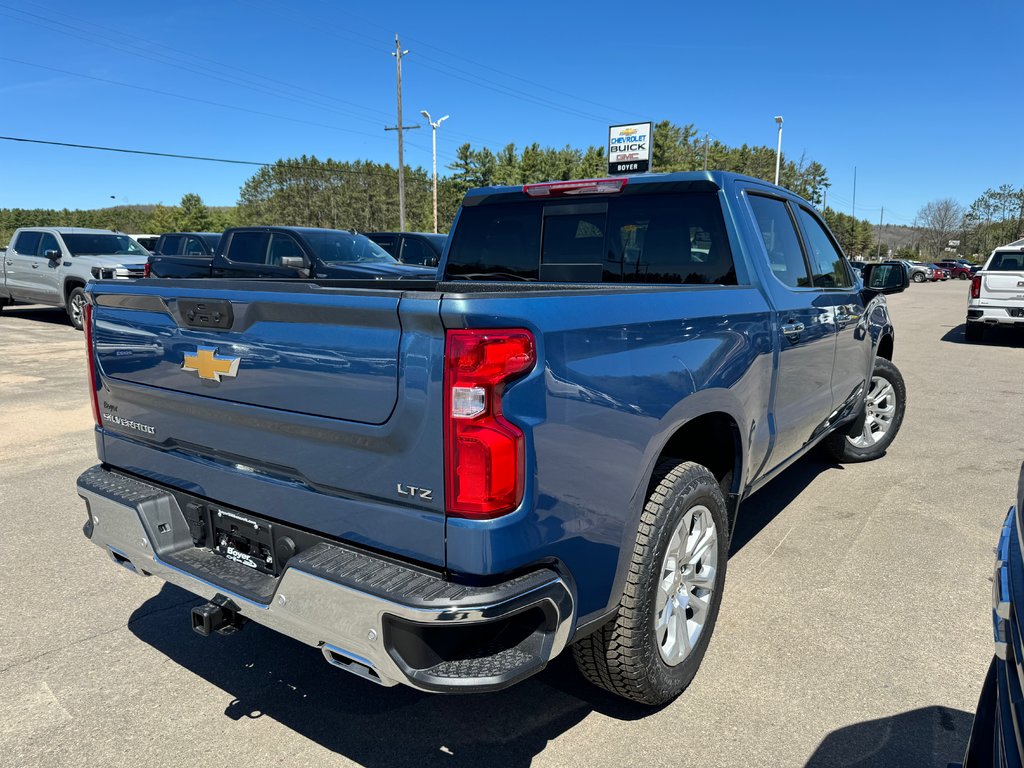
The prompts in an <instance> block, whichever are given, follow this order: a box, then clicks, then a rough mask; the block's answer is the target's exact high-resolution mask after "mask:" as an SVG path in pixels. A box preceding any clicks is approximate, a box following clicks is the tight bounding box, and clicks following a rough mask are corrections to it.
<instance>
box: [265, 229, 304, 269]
mask: <svg viewBox="0 0 1024 768" xmlns="http://www.w3.org/2000/svg"><path fill="white" fill-rule="evenodd" d="M283 259H302V261H303V262H305V261H306V256H305V254H303V252H302V248H301V247H299V244H298V243H297V242H295V240H294V239H293V238H292V237H290V236H289V235H282V234H281V233H280V232H276V233H274V236H273V237H272V238H271V240H270V259H269V261H268V262H267V263H268V264H270V266H272V267H280V266H282V260H283Z"/></svg>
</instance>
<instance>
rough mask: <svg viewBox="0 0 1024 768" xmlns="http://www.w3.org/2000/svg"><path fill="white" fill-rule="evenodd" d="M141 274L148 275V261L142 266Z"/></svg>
mask: <svg viewBox="0 0 1024 768" xmlns="http://www.w3.org/2000/svg"><path fill="white" fill-rule="evenodd" d="M142 276H143V277H149V261H148V260H147V261H146V266H144V267H143V268H142Z"/></svg>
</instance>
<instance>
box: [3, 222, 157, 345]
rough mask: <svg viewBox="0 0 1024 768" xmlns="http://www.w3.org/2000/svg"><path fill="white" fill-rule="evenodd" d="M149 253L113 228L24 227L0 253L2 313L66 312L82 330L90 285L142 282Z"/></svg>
mask: <svg viewBox="0 0 1024 768" xmlns="http://www.w3.org/2000/svg"><path fill="white" fill-rule="evenodd" d="M148 257H149V252H148V251H147V250H146V249H145V248H143V247H142V246H141V245H139V244H138V243H137V242H135V241H134V240H133V239H132V238H131V237H129V236H128V235H123V234H120V233H117V232H111V231H110V230H109V229H82V228H80V227H24V228H22V229H18V230H16V231H15V233H14V237H13V238H12V239H11V244H10V245H9V246H8V247H7V248H6V250H3V251H2V253H0V268H2V271H0V278H2V279H0V308H2V307H4V306H6V305H9V304H14V303H23V304H50V305H52V306H56V307H64V308H65V309H66V310H67V313H68V317H69V318H70V319H71V324H72V325H73V326H75V328H77V329H79V330H81V329H82V309H83V307H84V306H85V293H84V291H85V284H86V283H88V282H89V281H90V280H93V279H110V278H122V279H128V278H134V277H142V276H143V271H144V269H145V265H146V259H147V258H148Z"/></svg>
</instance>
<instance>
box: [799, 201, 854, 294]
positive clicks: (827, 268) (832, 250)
mask: <svg viewBox="0 0 1024 768" xmlns="http://www.w3.org/2000/svg"><path fill="white" fill-rule="evenodd" d="M797 217H798V218H799V219H800V226H801V228H802V229H803V231H804V240H805V242H806V243H807V256H808V259H809V260H810V262H811V272H812V273H813V278H814V287H815V288H849V287H851V286H852V285H853V280H852V279H851V278H850V271H849V270H848V269H847V268H846V264H845V263H844V262H845V259H844V258H843V254H842V253H841V252H840V251H839V248H838V247H837V246H836V245H835V243H833V242H832V238H831V237H830V236H829V234H828V232H827V231H826V230H825V227H824V225H823V224H822V223H821V222H820V221H818V219H817V217H816V216H814V215H812V214H811V213H810V212H809V211H807V210H805V209H804V208H797Z"/></svg>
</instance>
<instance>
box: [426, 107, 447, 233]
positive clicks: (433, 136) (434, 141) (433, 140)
mask: <svg viewBox="0 0 1024 768" xmlns="http://www.w3.org/2000/svg"><path fill="white" fill-rule="evenodd" d="M420 114H421V115H423V116H424V117H425V118H427V122H428V123H430V128H431V131H430V138H431V145H432V149H433V151H432V153H431V155H432V157H433V160H434V234H435V235H436V234H437V129H438V128H439V127H440V125H441V123H443V122H444V121H445V120H447V119H448V115H445V116H444V117H440V118H438V120H437V122H436V123H435V122H434V121H433V120H431V119H430V113H429V112H427V110H425V109H421V110H420Z"/></svg>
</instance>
